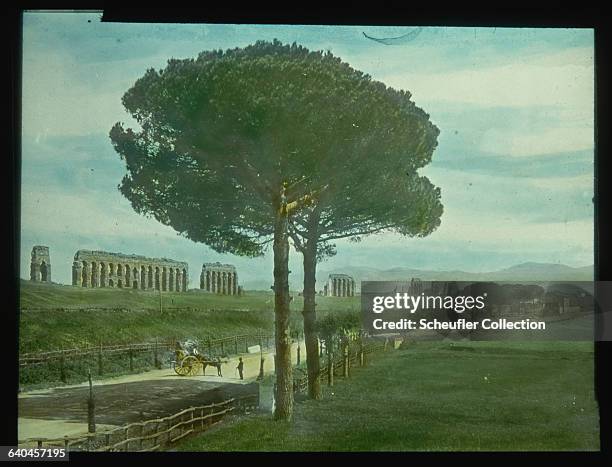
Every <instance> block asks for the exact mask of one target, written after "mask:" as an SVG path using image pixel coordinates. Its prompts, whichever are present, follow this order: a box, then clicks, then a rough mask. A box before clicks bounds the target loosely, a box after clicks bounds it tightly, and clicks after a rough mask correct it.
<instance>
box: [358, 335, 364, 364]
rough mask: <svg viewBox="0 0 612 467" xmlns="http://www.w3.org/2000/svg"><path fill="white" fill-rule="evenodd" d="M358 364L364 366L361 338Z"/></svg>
mask: <svg viewBox="0 0 612 467" xmlns="http://www.w3.org/2000/svg"><path fill="white" fill-rule="evenodd" d="M359 366H365V356H364V354H363V340H361V339H360V340H359Z"/></svg>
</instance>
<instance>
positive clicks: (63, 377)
mask: <svg viewBox="0 0 612 467" xmlns="http://www.w3.org/2000/svg"><path fill="white" fill-rule="evenodd" d="M177 340H178V338H172V339H168V338H166V339H157V340H156V341H155V342H145V343H135V344H114V345H102V344H100V345H97V346H89V347H83V348H74V349H62V350H52V351H47V352H32V353H23V354H21V355H20V356H19V367H20V369H21V370H25V369H27V368H29V367H33V366H40V365H44V364H52V365H57V366H56V367H55V368H56V369H55V372H58V373H59V380H60V381H62V382H64V383H65V382H67V369H68V367H69V366H70V362H71V361H73V362H76V361H78V360H79V359H83V358H88V357H90V358H91V357H93V358H97V367H98V368H97V373H98V376H102V375H103V374H105V360H108V358H109V357H111V356H124V357H126V358H129V369H130V371H134V358H135V357H136V356H137V355H142V354H144V353H148V354H150V355H152V362H151V364H152V366H153V367H155V368H161V366H162V358H161V356H162V353H164V352H172V351H174V349H175V345H176V342H177ZM253 345H260V346H261V347H262V348H264V347H265V348H269V347H270V346H271V345H274V336H273V335H269V334H261V335H254V334H243V335H237V336H229V337H223V338H219V339H207V340H204V341H202V342H200V348H199V349H198V350H200V352H203V353H206V354H208V355H211V356H216V355H221V356H223V355H230V354H239V353H242V352H245V353H246V352H248V348H249V347H250V346H253ZM58 367H59V370H58ZM83 376H84V374H83Z"/></svg>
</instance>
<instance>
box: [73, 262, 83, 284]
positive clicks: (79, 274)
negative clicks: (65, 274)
mask: <svg viewBox="0 0 612 467" xmlns="http://www.w3.org/2000/svg"><path fill="white" fill-rule="evenodd" d="M82 280H83V265H82V264H81V263H80V262H79V261H75V262H74V263H72V285H74V286H78V287H80V286H81V282H82Z"/></svg>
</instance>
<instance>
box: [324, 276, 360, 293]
mask: <svg viewBox="0 0 612 467" xmlns="http://www.w3.org/2000/svg"><path fill="white" fill-rule="evenodd" d="M323 294H324V295H325V296H327V297H352V296H353V295H355V279H353V278H352V277H351V276H349V275H347V274H330V275H329V278H328V279H327V284H325V286H324V287H323Z"/></svg>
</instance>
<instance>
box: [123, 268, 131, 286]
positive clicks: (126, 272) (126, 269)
mask: <svg viewBox="0 0 612 467" xmlns="http://www.w3.org/2000/svg"><path fill="white" fill-rule="evenodd" d="M124 267H125V274H124V275H125V285H127V286H129V285H130V265H129V264H126V265H125V266H124Z"/></svg>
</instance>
